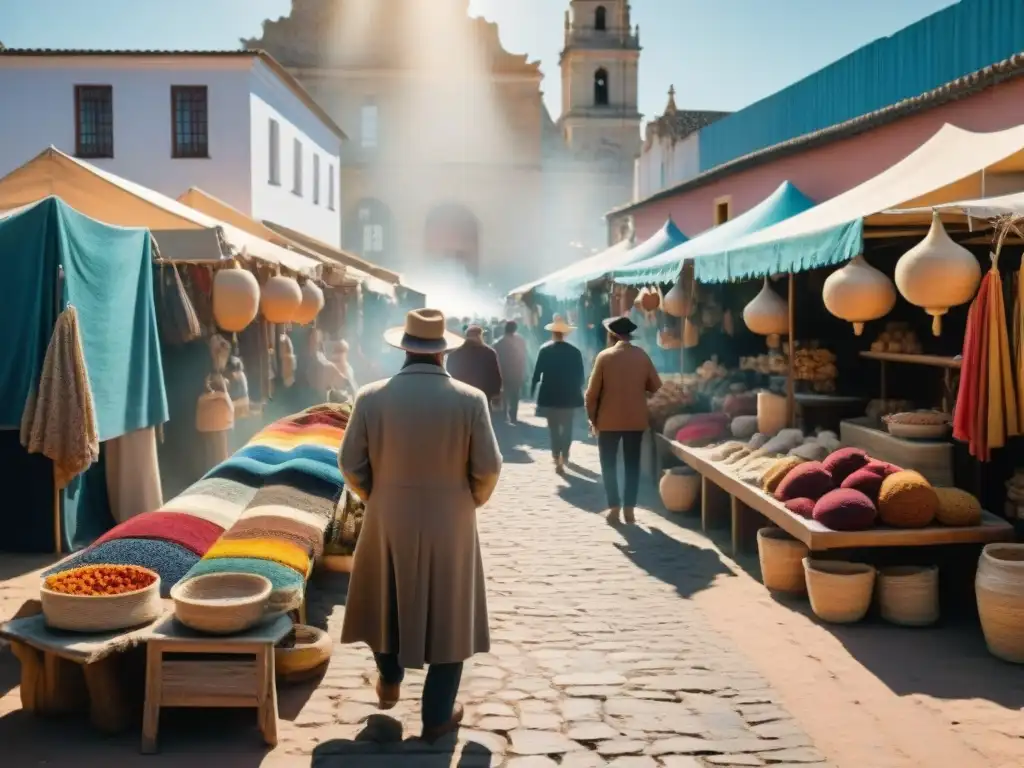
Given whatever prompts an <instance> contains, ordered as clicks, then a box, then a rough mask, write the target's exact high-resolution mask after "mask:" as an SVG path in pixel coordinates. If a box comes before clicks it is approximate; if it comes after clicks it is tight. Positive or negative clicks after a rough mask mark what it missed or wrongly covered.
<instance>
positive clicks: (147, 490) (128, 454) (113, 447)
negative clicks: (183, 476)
mask: <svg viewBox="0 0 1024 768" xmlns="http://www.w3.org/2000/svg"><path fill="white" fill-rule="evenodd" d="M103 449H104V451H106V456H105V459H104V465H105V467H106V473H107V498H108V499H109V500H110V514H111V515H112V516H113V517H114V520H115V521H116V522H118V523H123V522H125V521H126V520H130V519H131V518H133V517H135V516H136V515H141V514H142V513H143V512H152V511H153V510H156V509H160V507H162V506H163V504H164V492H163V486H162V485H161V484H160V467H159V462H158V460H157V450H156V430H155V429H154V428H153V427H146V428H145V429H137V430H135V431H134V432H129V433H128V434H126V435H121V436H120V437H115V438H114V439H113V440H108V441H107V442H105V443H104V444H103Z"/></svg>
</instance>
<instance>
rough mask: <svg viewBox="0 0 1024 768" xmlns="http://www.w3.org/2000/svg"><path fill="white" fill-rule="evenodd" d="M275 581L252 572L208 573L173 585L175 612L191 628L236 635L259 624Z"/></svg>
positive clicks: (214, 633)
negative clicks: (272, 581)
mask: <svg viewBox="0 0 1024 768" xmlns="http://www.w3.org/2000/svg"><path fill="white" fill-rule="evenodd" d="M271 589H272V585H271V583H270V579H268V578H266V577H265V576H259V575H257V574H250V573H208V574H204V575H202V576H195V577H193V578H191V579H186V580H185V581H180V582H178V583H177V584H175V585H174V586H173V587H171V599H172V600H173V601H174V616H175V618H176V619H177V620H178V621H180V622H181V623H182V624H184V625H185V626H186V627H188V628H189V629H194V630H196V631H197V632H205V633H207V634H210V635H234V634H237V633H239V632H244V631H245V630H247V629H249V628H250V627H252V626H255V625H256V624H258V623H259V622H260V621H261V620H262V619H263V618H264V617H265V615H266V613H267V603H268V601H269V599H270V592H271Z"/></svg>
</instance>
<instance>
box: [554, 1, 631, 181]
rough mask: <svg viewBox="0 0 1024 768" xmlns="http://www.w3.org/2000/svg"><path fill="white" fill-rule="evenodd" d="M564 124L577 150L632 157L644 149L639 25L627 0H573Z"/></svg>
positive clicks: (565, 51) (564, 65) (565, 54)
mask: <svg viewBox="0 0 1024 768" xmlns="http://www.w3.org/2000/svg"><path fill="white" fill-rule="evenodd" d="M559 63H560V65H561V69H562V115H561V117H560V118H559V121H558V122H559V127H560V128H561V130H562V137H563V139H564V140H565V143H566V145H567V146H568V147H569V148H570V150H572V151H573V152H574V153H575V154H577V155H581V156H589V157H593V158H595V159H602V160H616V161H619V162H625V163H629V166H630V168H632V162H633V159H634V158H635V157H636V156H637V154H638V152H639V149H640V121H641V118H642V116H641V115H640V113H639V111H638V110H637V85H638V80H639V72H638V70H639V65H640V30H639V28H636V27H634V26H633V23H632V21H631V19H630V5H629V2H628V1H627V0H571V2H570V3H569V10H568V11H566V14H565V41H564V45H563V48H562V55H561V59H560V62H559Z"/></svg>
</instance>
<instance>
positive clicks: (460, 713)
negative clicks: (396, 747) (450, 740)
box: [420, 704, 466, 744]
mask: <svg viewBox="0 0 1024 768" xmlns="http://www.w3.org/2000/svg"><path fill="white" fill-rule="evenodd" d="M465 714H466V711H465V710H464V709H463V708H462V705H461V704H456V705H455V706H454V707H453V708H452V716H451V717H450V718H448V722H446V723H442V724H441V725H432V726H430V727H429V728H428V727H426V726H424V727H423V733H422V734H420V739H422V740H423V741H425V742H427V743H428V744H433V743H434V742H435V741H437V740H438V739H441V738H443V737H445V736H447V735H448V734H449V733H452V732H453V731H457V730H458V729H459V726H460V725H461V724H462V718H463V717H464V716H465Z"/></svg>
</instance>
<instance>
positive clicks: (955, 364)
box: [860, 351, 963, 370]
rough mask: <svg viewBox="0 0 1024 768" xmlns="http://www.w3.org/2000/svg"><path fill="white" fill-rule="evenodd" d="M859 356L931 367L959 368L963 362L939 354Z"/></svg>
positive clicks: (862, 354)
mask: <svg viewBox="0 0 1024 768" xmlns="http://www.w3.org/2000/svg"><path fill="white" fill-rule="evenodd" d="M860 356H861V357H864V358H867V359H868V360H880V361H882V362H883V363H906V364H908V365H927V366H930V367H932V368H950V369H956V370H959V369H960V366H961V363H962V362H963V361H962V360H960V359H959V358H956V357H942V356H940V355H908V354H906V353H905V352H871V351H867V352H861V353H860Z"/></svg>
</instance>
